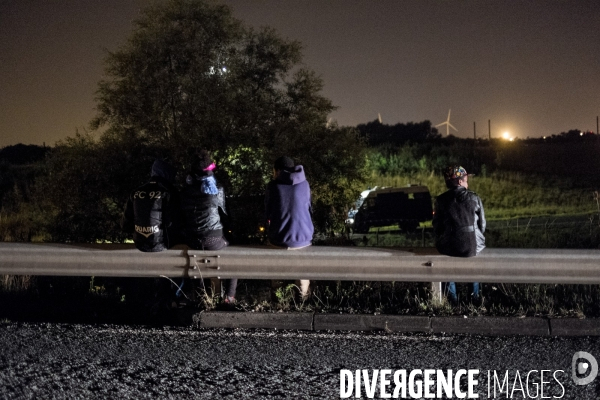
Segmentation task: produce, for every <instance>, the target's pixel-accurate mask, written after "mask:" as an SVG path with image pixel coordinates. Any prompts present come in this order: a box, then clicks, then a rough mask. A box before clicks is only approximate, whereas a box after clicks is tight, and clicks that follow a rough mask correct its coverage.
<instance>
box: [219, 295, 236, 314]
mask: <svg viewBox="0 0 600 400" xmlns="http://www.w3.org/2000/svg"><path fill="white" fill-rule="evenodd" d="M235 305H236V301H235V297H231V296H225V298H224V299H223V301H222V302H221V303H219V305H217V311H237V308H236V306H235Z"/></svg>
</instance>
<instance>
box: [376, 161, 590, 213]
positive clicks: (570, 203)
mask: <svg viewBox="0 0 600 400" xmlns="http://www.w3.org/2000/svg"><path fill="white" fill-rule="evenodd" d="M369 183H370V184H371V185H372V186H405V185H407V184H409V183H413V184H422V185H426V186H427V187H429V191H430V192H431V195H432V197H435V196H437V195H439V194H441V193H443V192H444V191H445V190H446V186H445V185H444V181H443V179H442V177H441V176H438V175H436V174H433V173H416V174H413V175H411V176H408V175H407V176H380V175H377V174H376V173H374V174H373V175H372V176H371V179H370V182H369ZM469 189H471V190H473V191H475V192H477V194H479V196H480V197H481V199H482V201H483V205H484V208H485V212H486V217H487V218H488V219H507V218H529V217H536V216H542V215H579V214H597V213H598V211H599V210H598V203H597V201H596V200H595V198H594V190H592V189H591V188H590V189H582V188H577V187H575V186H574V184H573V182H572V181H571V180H569V179H566V178H564V179H558V178H549V177H540V176H538V175H533V174H524V173H508V172H496V173H492V174H488V175H487V176H485V177H484V176H475V177H472V178H471V179H470V180H469Z"/></svg>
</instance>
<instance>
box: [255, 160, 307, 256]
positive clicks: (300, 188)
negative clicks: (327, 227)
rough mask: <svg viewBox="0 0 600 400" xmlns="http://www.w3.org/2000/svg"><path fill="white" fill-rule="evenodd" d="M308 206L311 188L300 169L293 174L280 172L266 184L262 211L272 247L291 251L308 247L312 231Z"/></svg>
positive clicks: (297, 167)
mask: <svg viewBox="0 0 600 400" xmlns="http://www.w3.org/2000/svg"><path fill="white" fill-rule="evenodd" d="M310 202H311V198H310V186H309V185H308V182H307V181H306V177H305V175H304V168H303V167H302V165H297V166H296V167H294V171H292V172H288V171H285V170H283V171H281V173H280V174H279V176H278V177H277V178H276V179H274V180H272V181H271V182H269V183H268V184H267V191H266V194H265V210H266V217H267V220H268V221H269V222H270V223H269V241H270V242H271V243H272V244H274V245H276V246H282V247H291V248H294V247H304V246H308V245H309V244H311V241H312V237H313V232H314V227H313V223H312V219H311V213H312V207H311V204H310Z"/></svg>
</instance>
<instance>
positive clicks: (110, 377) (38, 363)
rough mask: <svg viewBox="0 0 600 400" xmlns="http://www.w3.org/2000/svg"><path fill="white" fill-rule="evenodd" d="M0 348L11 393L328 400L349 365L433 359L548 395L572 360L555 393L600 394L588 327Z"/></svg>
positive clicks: (3, 381) (39, 340)
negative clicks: (575, 371)
mask: <svg viewBox="0 0 600 400" xmlns="http://www.w3.org/2000/svg"><path fill="white" fill-rule="evenodd" d="M0 348H1V349H2V350H1V354H0V398H3V399H32V398H44V399H46V398H57V399H63V398H68V399H78V398H86V399H88V398H111V399H112V398H126V399H134V398H135V399H139V398H161V399H162V398H173V399H179V398H200V399H219V398H231V399H239V398H252V399H271V398H296V399H298V398H319V399H329V398H339V396H340V369H349V370H356V369H367V370H369V372H371V370H373V369H391V370H400V369H406V370H408V371H409V373H410V370H414V369H425V368H432V369H443V370H446V369H453V370H457V369H460V368H464V369H479V370H481V372H480V375H479V385H478V386H477V392H478V393H479V395H480V396H479V398H488V394H487V390H488V386H487V383H488V382H487V371H488V370H492V371H494V370H495V371H497V372H498V375H500V374H502V376H504V374H505V372H506V371H507V370H508V371H509V377H510V379H509V383H510V387H511V390H510V392H512V393H509V394H512V398H541V394H539V393H538V395H537V396H532V395H535V393H536V388H537V387H539V386H536V384H539V381H540V380H539V375H536V374H534V375H533V376H537V379H535V380H534V381H531V380H530V381H529V382H528V384H527V382H526V379H525V378H526V374H527V372H529V371H530V370H542V369H544V370H552V372H554V371H555V370H564V373H558V375H557V377H558V381H559V382H560V384H558V383H557V381H555V380H553V379H552V375H549V379H548V378H546V380H548V381H551V382H550V383H548V384H546V385H545V392H544V396H547V398H551V397H552V396H555V397H557V398H563V399H598V398H600V377H599V378H597V379H596V380H595V381H593V382H592V383H591V384H589V385H586V386H575V384H574V383H573V381H572V379H571V359H572V357H573V355H574V353H575V352H577V351H586V352H588V353H591V354H592V355H594V356H595V357H596V358H597V359H599V360H600V341H599V340H598V339H597V338H589V337H588V338H586V337H584V338H564V337H561V338H552V337H544V338H539V337H484V336H464V335H458V336H432V335H400V334H387V333H315V332H308V333H303V332H293V331H287V332H282V331H265V330H247V331H244V330H197V329H193V328H169V327H163V328H146V327H129V326H115V325H95V326H94V325H76V324H48V323H39V324H32V323H0ZM517 371H518V373H519V376H520V377H521V378H522V382H523V391H521V390H520V389H519V385H518V380H516V375H517ZM515 381H516V382H517V385H516V391H513V390H512V389H513V388H514V382H515ZM563 387H564V388H563ZM526 388H528V389H529V391H530V392H529V394H528V393H527V392H525V391H524V390H525V389H526ZM362 390H363V392H362V394H363V395H364V389H362ZM392 390H393V387H392V389H390V390H389V392H391V391H392ZM376 393H377V394H379V391H377V392H376ZM507 397H510V396H506V395H505V394H503V395H501V396H500V395H498V396H497V398H507ZM352 398H354V395H352ZM376 398H377V396H376Z"/></svg>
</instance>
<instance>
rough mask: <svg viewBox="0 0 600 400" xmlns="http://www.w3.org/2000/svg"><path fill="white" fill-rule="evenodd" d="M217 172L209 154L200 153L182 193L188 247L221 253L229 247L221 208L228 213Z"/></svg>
mask: <svg viewBox="0 0 600 400" xmlns="http://www.w3.org/2000/svg"><path fill="white" fill-rule="evenodd" d="M214 168H215V164H214V163H213V162H212V160H211V159H210V154H209V153H208V152H206V151H203V152H200V155H199V156H198V157H197V158H196V160H195V161H194V163H193V164H192V169H191V171H190V174H189V175H188V177H187V179H186V185H185V187H184V188H183V190H182V192H181V208H182V211H183V214H184V218H185V223H184V235H185V238H186V243H187V245H188V246H190V247H192V248H194V249H205V250H219V249H222V248H223V247H225V246H227V245H228V244H229V243H228V242H227V241H226V240H225V238H224V237H223V225H222V224H221V217H220V215H219V208H221V209H222V210H223V212H224V211H225V196H224V193H223V189H222V188H219V187H217V183H216V180H215V178H214V176H213V172H212V170H213V169H214Z"/></svg>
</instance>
